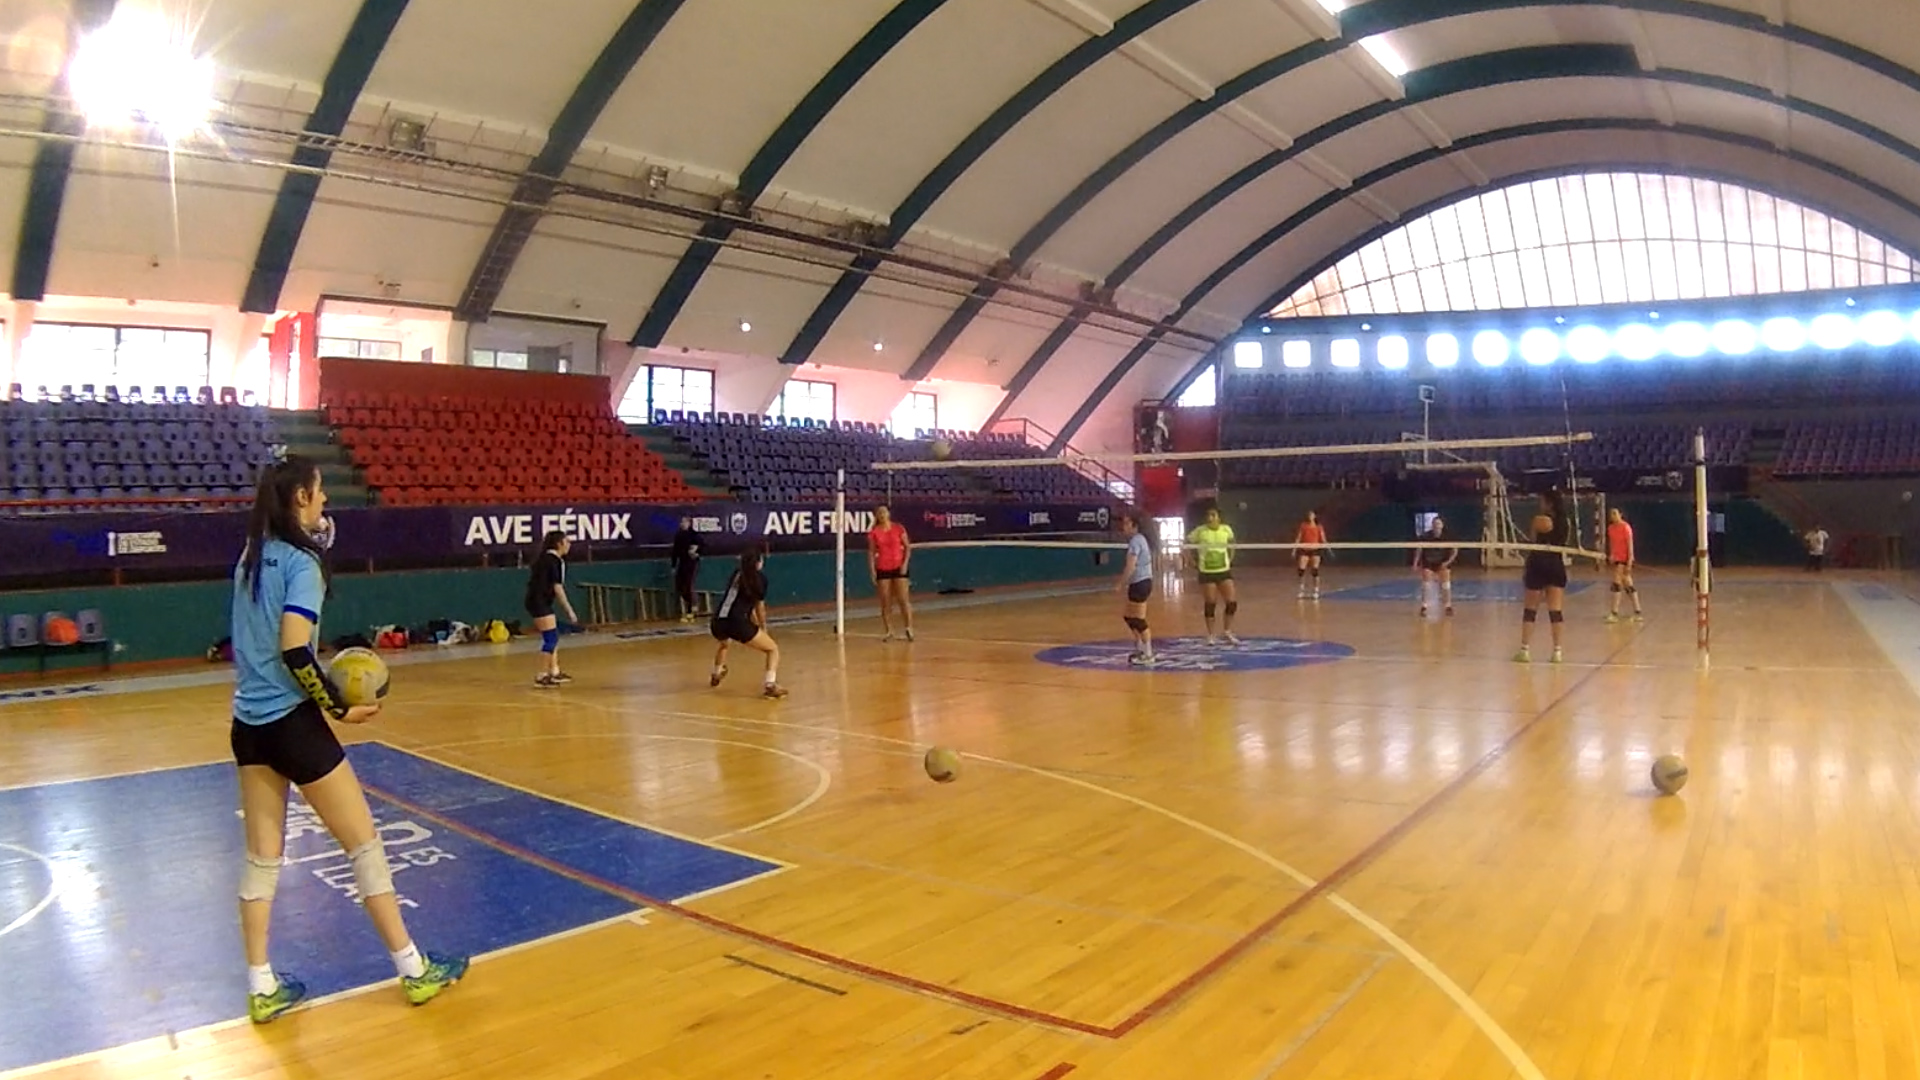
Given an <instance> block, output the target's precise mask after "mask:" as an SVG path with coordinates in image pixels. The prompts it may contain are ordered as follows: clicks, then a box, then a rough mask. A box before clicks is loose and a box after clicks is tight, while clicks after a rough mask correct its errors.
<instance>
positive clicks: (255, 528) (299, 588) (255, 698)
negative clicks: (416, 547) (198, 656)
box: [230, 457, 467, 1024]
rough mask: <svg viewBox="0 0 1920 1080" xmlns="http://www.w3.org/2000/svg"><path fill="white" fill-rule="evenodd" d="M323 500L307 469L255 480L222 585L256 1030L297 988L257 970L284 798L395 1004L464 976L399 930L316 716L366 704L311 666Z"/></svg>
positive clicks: (352, 717) (365, 812)
mask: <svg viewBox="0 0 1920 1080" xmlns="http://www.w3.org/2000/svg"><path fill="white" fill-rule="evenodd" d="M326 504H327V495H326V492H324V491H322V490H321V488H320V467H319V466H318V465H316V464H314V463H313V462H312V461H310V460H307V459H305V458H300V457H292V458H288V459H287V460H286V461H283V462H279V463H277V464H273V465H269V466H267V467H266V469H265V470H263V471H262V473H261V475H260V486H259V488H258V490H257V491H256V492H255V493H254V497H253V514H252V516H251V517H250V518H249V519H248V521H247V546H246V549H245V550H244V551H243V552H242V553H241V555H240V563H239V565H238V566H236V567H235V568H234V575H233V663H234V673H235V677H234V687H233V730H232V733H231V736H230V739H231V742H232V746H233V759H234V762H235V763H236V764H237V765H238V766H239V773H240V810H241V815H242V817H243V818H244V819H245V823H246V824H245V828H246V838H247V861H246V865H245V866H244V867H243V868H242V871H241V877H240V932H241V937H242V939H243V940H244V942H245V945H246V954H247V983H248V996H247V1015H248V1016H250V1017H251V1018H252V1019H253V1021H254V1023H256V1024H264V1023H266V1022H267V1021H269V1020H272V1019H274V1018H275V1017H277V1016H279V1015H281V1014H282V1013H284V1012H286V1011H287V1010H288V1009H291V1008H293V1007H294V1006H295V1005H297V1004H299V1003H300V1000H301V999H302V998H303V997H305V996H306V993H307V988H306V987H305V986H304V985H302V984H301V983H300V981H299V980H298V979H295V978H293V977H292V976H289V975H282V974H277V973H275V972H274V970H273V968H272V967H270V966H269V965H268V963H267V927H268V923H269V922H270V921H271V918H272V914H273V895H274V891H275V889H276V888H277V886H278V885H279V882H280V864H281V859H282V857H283V856H284V855H285V852H286V834H285V831H286V823H287V788H288V786H289V785H292V786H294V787H298V788H299V789H300V794H301V796H302V797H303V798H305V799H306V800H307V803H308V804H309V805H310V806H312V807H313V809H314V812H315V813H317V814H319V815H320V820H321V822H322V823H323V824H325V825H326V827H327V831H328V832H329V833H332V834H333V839H334V840H335V842H337V843H338V844H339V845H340V850H341V851H343V852H345V853H346V855H347V858H348V859H349V860H351V862H352V864H353V880H354V883H355V885H356V886H357V887H358V889H359V893H360V902H361V906H363V907H365V908H366V910H367V915H368V916H369V917H370V918H372V919H373V926H374V929H375V931H377V932H378V933H379V935H380V940H381V941H382V942H383V943H385V945H386V947H387V951H388V952H389V953H390V954H391V955H392V957H393V966H394V969H395V970H396V971H397V972H398V973H399V976H400V986H401V988H402V989H403V990H404V991H405V992H406V995H407V1000H408V1001H411V1002H413V1003H414V1004H415V1005H419V1004H423V1003H425V1002H426V1001H428V1000H429V999H431V998H432V997H434V996H435V995H436V994H438V993H440V991H442V990H444V989H446V988H447V987H449V986H451V985H453V984H454V983H456V982H458V981H460V977H461V976H462V975H464V974H466V970H467V958H466V957H464V956H436V955H434V954H432V953H422V952H421V951H420V950H419V949H418V948H416V947H415V946H414V944H413V939H412V938H411V937H409V936H408V934H407V927H406V923H405V922H404V921H403V920H402V919H401V918H400V905H399V902H398V901H397V900H396V899H395V897H394V892H393V872H392V870H391V869H390V868H389V867H388V865H387V855H386V851H385V849H384V848H383V847H382V846H381V843H380V834H379V831H378V830H377V829H376V828H375V827H374V823H373V813H372V811H371V810H369V809H368V807H367V798H366V795H365V794H364V793H362V792H361V790H360V781H359V779H358V778H357V777H355V776H354V772H353V766H352V764H351V763H349V762H348V761H347V755H346V752H345V751H344V750H342V749H341V748H340V740H339V738H338V737H336V736H335V735H334V733H333V729H332V728H331V727H329V726H328V724H327V722H328V721H329V720H333V721H338V722H340V723H345V724H364V723H366V722H367V721H369V720H371V719H373V717H374V715H375V714H376V713H378V712H379V711H380V706H378V705H356V706H353V707H352V708H349V707H347V705H346V704H345V703H344V700H343V699H342V698H341V696H340V692H339V691H338V690H337V689H335V687H334V686H333V683H332V680H330V679H329V678H328V677H327V673H326V670H325V669H324V668H322V667H321V666H320V662H319V660H318V659H316V658H315V656H314V651H313V648H314V638H315V636H316V634H317V633H318V627H319V624H320V609H321V605H322V604H323V603H324V601H325V599H326V596H327V593H328V577H327V571H326V568H325V567H324V566H323V565H322V563H321V554H320V551H321V548H320V544H319V543H318V542H317V541H316V540H315V539H314V537H313V532H314V530H315V529H316V527H317V526H318V525H319V522H320V514H321V510H322V508H324V507H325V506H326Z"/></svg>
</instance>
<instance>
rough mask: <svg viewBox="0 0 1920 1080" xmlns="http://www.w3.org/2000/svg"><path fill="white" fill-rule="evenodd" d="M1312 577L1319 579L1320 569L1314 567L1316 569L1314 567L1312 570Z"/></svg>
mask: <svg viewBox="0 0 1920 1080" xmlns="http://www.w3.org/2000/svg"><path fill="white" fill-rule="evenodd" d="M1313 576H1314V577H1319V576H1320V568H1319V567H1317V566H1316V567H1314V568H1313Z"/></svg>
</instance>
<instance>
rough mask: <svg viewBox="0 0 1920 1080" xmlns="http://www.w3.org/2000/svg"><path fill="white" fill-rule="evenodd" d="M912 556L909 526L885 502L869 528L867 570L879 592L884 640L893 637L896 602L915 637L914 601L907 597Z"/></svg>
mask: <svg viewBox="0 0 1920 1080" xmlns="http://www.w3.org/2000/svg"><path fill="white" fill-rule="evenodd" d="M911 558H913V542H912V541H910V540H908V539H907V528H906V526H904V525H902V524H900V523H899V522H897V521H895V520H893V512H892V511H890V510H888V509H887V508H886V507H884V506H879V507H875V508H874V511H873V528H871V529H868V530H867V572H868V573H869V574H871V575H872V576H873V589H874V592H876V593H878V594H879V596H880V627H881V629H882V630H884V631H885V632H886V636H885V637H882V638H881V639H880V640H882V641H892V640H893V615H892V610H893V607H894V605H896V604H898V605H899V607H900V619H901V621H902V622H904V623H906V635H907V640H908V641H912V640H913V605H912V603H910V602H909V601H908V600H907V586H908V584H909V583H910V582H909V579H908V577H907V561H908V560H909V559H911Z"/></svg>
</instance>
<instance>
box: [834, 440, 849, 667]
mask: <svg viewBox="0 0 1920 1080" xmlns="http://www.w3.org/2000/svg"><path fill="white" fill-rule="evenodd" d="M833 634H834V636H835V637H841V638H844V637H846V636H847V470H845V469H835V470H834V476H833Z"/></svg>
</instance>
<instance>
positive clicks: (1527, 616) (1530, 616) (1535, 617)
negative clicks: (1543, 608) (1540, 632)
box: [1520, 608, 1540, 622]
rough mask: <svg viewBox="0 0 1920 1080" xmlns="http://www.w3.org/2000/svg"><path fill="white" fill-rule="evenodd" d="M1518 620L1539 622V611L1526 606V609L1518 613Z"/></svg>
mask: <svg viewBox="0 0 1920 1080" xmlns="http://www.w3.org/2000/svg"><path fill="white" fill-rule="evenodd" d="M1520 621H1521V622H1539V621H1540V613H1539V612H1538V611H1536V610H1534V609H1533V608H1528V609H1527V610H1525V611H1523V612H1521V613H1520Z"/></svg>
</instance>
